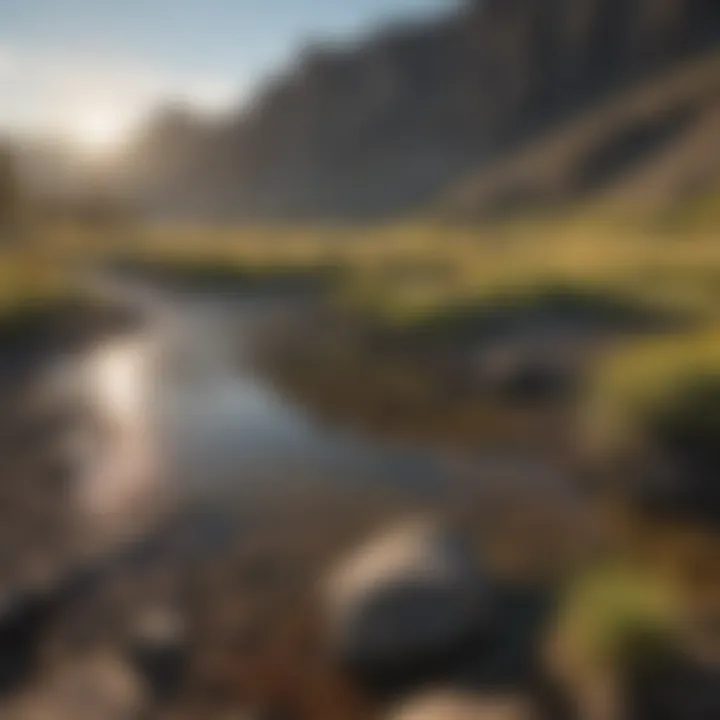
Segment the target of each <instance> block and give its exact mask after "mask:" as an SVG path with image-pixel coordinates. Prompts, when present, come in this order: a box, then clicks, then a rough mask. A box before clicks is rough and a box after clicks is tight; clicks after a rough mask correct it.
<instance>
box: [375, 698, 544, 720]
mask: <svg viewBox="0 0 720 720" xmlns="http://www.w3.org/2000/svg"><path fill="white" fill-rule="evenodd" d="M533 717H535V715H534V714H533V711H532V709H531V706H530V703H529V702H528V701H526V700H525V699H524V698H522V697H516V696H512V695H510V696H498V697H495V696H484V695H472V694H469V693H461V692H457V691H435V692H429V693H426V694H424V695H420V696H419V697H416V698H412V699H411V700H409V701H408V702H405V703H403V704H402V705H401V706H400V707H399V708H397V709H395V710H394V711H392V712H391V713H390V715H389V720H531V719H532V718H533Z"/></svg>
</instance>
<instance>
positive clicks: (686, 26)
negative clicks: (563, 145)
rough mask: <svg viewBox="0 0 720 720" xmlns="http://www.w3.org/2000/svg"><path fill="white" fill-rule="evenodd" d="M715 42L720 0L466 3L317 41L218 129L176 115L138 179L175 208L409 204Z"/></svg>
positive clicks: (148, 200)
mask: <svg viewBox="0 0 720 720" xmlns="http://www.w3.org/2000/svg"><path fill="white" fill-rule="evenodd" d="M718 40H720V6H718V4H717V3H716V2H715V0H486V1H484V2H470V1H468V2H467V3H465V5H464V6H463V7H462V8H461V9H459V10H457V11H454V12H452V13H448V14H447V15H446V16H445V17H444V18H442V19H439V20H432V21H426V22H419V23H415V24H412V25H404V26H398V27H394V28H390V29H387V30H384V31H381V32H378V33H375V34H372V35H370V36H369V37H368V38H367V39H363V40H361V41H359V42H356V43H354V44H353V45H348V46H342V45H337V46H333V47H327V48H313V49H310V50H308V51H306V52H304V53H302V54H301V55H300V59H299V61H298V63H297V64H296V65H295V66H294V67H291V68H290V69H289V70H288V72H287V73H285V74H284V75H281V76H279V77H277V78H276V79H275V80H273V81H272V82H270V83H268V84H267V85H266V86H265V89H264V90H263V91H262V92H261V93H260V94H259V95H258V96H256V97H255V98H254V100H253V102H252V103H251V104H250V105H249V107H247V108H245V110H244V111H243V112H242V113H239V114H237V115H236V116H234V117H232V118H230V119H228V120H227V121H226V122H224V123H221V124H220V125H218V126H213V127H210V126H206V125H204V124H203V123H199V122H197V121H194V120H193V119H191V118H188V117H187V116H185V115H183V114H182V113H177V112H173V113H166V114H165V115H164V116H163V117H162V118H161V119H160V120H159V121H158V123H157V124H156V125H155V126H154V127H153V129H152V130H151V131H150V132H149V134H148V136H147V137H146V138H145V139H144V140H143V141H142V142H141V144H140V145H139V146H138V149H137V152H136V153H135V157H134V159H132V158H131V163H130V165H131V167H130V168H129V170H128V176H127V178H126V179H128V180H129V181H131V182H130V185H131V186H132V185H133V184H134V186H135V188H136V197H137V199H138V201H139V202H140V204H141V205H143V207H144V209H145V210H146V211H155V212H161V213H166V214H170V213H175V214H183V213H184V214H186V215H209V216H214V217H219V216H224V217H227V218H235V219H238V218H241V219H252V218H292V219H307V218H315V219H317V218H366V217H379V216H389V215H397V214H399V213H406V212H410V211H414V210H417V209H418V208H423V207H424V206H426V205H427V204H428V203H429V202H431V201H433V200H435V199H436V198H438V197H440V196H443V195H444V194H445V193H446V192H447V190H448V188H450V187H453V186H455V185H457V184H458V182H460V181H461V180H462V179H463V178H465V177H467V176H470V175H474V174H476V173H477V172H479V171H481V170H482V169H483V168H486V167H489V166H490V165H491V164H494V163H495V162H498V161H500V160H501V159H503V158H506V157H508V156H510V155H512V154H513V153H514V152H515V151H516V150H517V149H518V148H520V147H521V146H523V145H526V144H528V143H531V142H532V141H534V140H536V139H537V138H540V137H543V136H544V135H545V134H546V133H548V132H549V131H550V130H551V129H552V128H554V127H560V126H561V125H562V124H564V123H567V122H570V121H572V120H573V119H574V117H575V116H576V115H577V113H578V112H580V111H582V110H590V109H592V108H594V107H595V106H596V105H597V104H598V103H599V102H601V101H605V100H606V99H607V98H609V97H610V96H612V95H613V94H614V93H616V92H617V91H619V90H622V89H624V88H638V87H641V86H642V85H643V84H644V83H645V82H646V81H647V80H648V79H650V78H654V77H658V76H662V75H663V74H664V73H666V72H667V71H669V70H671V69H672V68H674V67H675V66H676V65H677V64H678V62H680V61H681V60H684V59H687V58H691V57H693V56H695V55H697V54H698V53H701V52H702V51H704V50H707V49H708V48H711V47H716V46H717V44H718ZM604 159H605V157H604V155H602V154H601V155H600V156H599V157H597V158H596V163H595V164H597V165H599V166H602V163H603V161H604ZM591 160H592V158H591ZM133 165H134V168H133V167H132V166H133ZM600 170H602V167H599V168H598V169H595V168H593V167H590V168H588V169H587V172H588V173H590V174H591V175H592V174H594V173H595V172H596V171H597V172H600ZM571 182H572V181H571ZM578 182H579V181H578ZM664 184H665V186H667V185H668V183H667V182H666V183H664ZM670 185H672V183H670Z"/></svg>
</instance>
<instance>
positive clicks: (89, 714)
mask: <svg viewBox="0 0 720 720" xmlns="http://www.w3.org/2000/svg"><path fill="white" fill-rule="evenodd" d="M149 708H150V705H149V699H148V696H147V693H146V691H145V688H144V686H143V683H142V681H141V679H140V678H139V677H138V676H137V675H136V674H135V673H134V672H133V671H132V669H131V668H130V667H129V666H128V665H127V664H126V663H125V662H123V661H122V660H121V659H120V658H119V657H116V656H114V655H112V654H105V653H98V654H93V655H90V656H88V657H86V658H82V659H79V660H77V661H72V662H69V663H67V664H65V665H64V666H63V667H62V668H59V669H58V670H57V671H56V672H53V673H52V674H50V675H49V676H48V677H45V678H42V679H41V680H40V681H39V682H38V683H36V684H34V685H32V686H30V687H29V688H28V690H27V692H26V693H23V696H22V697H19V698H18V700H17V702H14V703H13V704H12V705H10V706H9V707H4V708H3V709H2V712H3V714H2V717H3V718H7V720H99V718H102V719H103V720H129V719H135V718H141V717H145V716H146V714H147V712H148V711H149Z"/></svg>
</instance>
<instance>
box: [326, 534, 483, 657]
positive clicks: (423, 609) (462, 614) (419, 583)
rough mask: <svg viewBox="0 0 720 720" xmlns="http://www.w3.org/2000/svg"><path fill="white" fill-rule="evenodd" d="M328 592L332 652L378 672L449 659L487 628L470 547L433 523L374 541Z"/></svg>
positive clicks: (346, 563) (346, 564)
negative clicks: (449, 654) (446, 657)
mask: <svg viewBox="0 0 720 720" xmlns="http://www.w3.org/2000/svg"><path fill="white" fill-rule="evenodd" d="M325 591H326V602H327V611H328V620H329V630H330V632H329V641H330V645H331V648H332V650H333V651H334V653H335V654H336V655H337V657H338V658H339V659H340V660H341V661H342V662H344V663H348V664H351V665H358V666H365V667H371V668H374V669H375V670H378V671H381V670H401V669H403V668H405V667H410V666H414V665H416V664H420V663H423V662H424V661H431V660H442V658H443V657H444V656H446V655H447V654H448V653H452V652H453V651H455V650H456V649H458V648H459V647H461V646H462V645H464V644H465V643H466V642H467V641H468V639H469V638H471V636H473V635H474V634H475V633H476V632H477V631H478V630H479V629H480V628H481V627H483V624H484V622H483V621H484V620H485V618H486V617H487V610H488V593H487V586H486V584H485V582H484V579H483V576H482V574H481V573H480V572H479V569H478V567H477V564H476V562H475V561H474V558H473V556H472V553H471V552H470V550H469V548H467V547H465V546H464V544H463V543H462V541H461V540H460V539H459V538H457V537H455V536H454V535H453V534H452V533H450V532H448V530H447V529H445V528H443V527H442V526H440V525H439V524H437V523H434V522H430V521H414V522H410V523H407V524H404V525H401V526H399V527H396V528H395V529H393V530H392V531H390V532H389V533H387V534H384V535H382V536H380V537H378V538H376V539H373V540H371V541H370V542H369V543H368V544H367V545H365V546H364V547H362V548H360V550H358V551H357V552H356V553H354V554H353V555H352V556H351V557H349V558H347V559H345V560H343V561H342V562H341V563H340V565H339V567H338V568H337V569H336V570H335V571H334V572H332V574H331V575H330V577H329V580H328V582H327V585H326V588H325Z"/></svg>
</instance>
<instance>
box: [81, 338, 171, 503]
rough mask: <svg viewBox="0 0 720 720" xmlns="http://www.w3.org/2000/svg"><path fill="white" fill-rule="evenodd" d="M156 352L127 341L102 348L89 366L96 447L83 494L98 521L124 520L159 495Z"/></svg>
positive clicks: (147, 343) (86, 375) (139, 341)
mask: <svg viewBox="0 0 720 720" xmlns="http://www.w3.org/2000/svg"><path fill="white" fill-rule="evenodd" d="M154 351H155V348H154V346H153V343H152V342H151V340H150V339H149V338H147V337H144V336H140V337H133V338H129V339H127V338H125V339H122V340H119V341H115V342H111V343H109V344H107V345H103V346H100V347H99V348H98V349H97V350H96V351H95V352H93V353H91V354H90V355H89V356H88V357H87V358H86V359H85V361H84V362H83V367H82V377H83V383H84V388H85V395H86V398H85V399H86V402H87V404H88V408H89V410H90V413H91V416H92V423H93V426H94V435H95V440H96V447H95V450H94V453H93V455H92V457H91V459H90V461H89V462H88V463H87V465H86V467H85V469H84V472H83V481H82V483H81V491H80V494H81V502H82V504H83V506H84V507H85V509H86V510H87V511H89V512H90V513H91V514H92V515H101V516H106V515H107V514H122V513H124V512H125V511H127V510H129V509H130V508H132V507H134V506H135V505H136V504H137V503H139V502H146V501H147V499H148V496H149V495H150V494H153V493H154V492H155V491H156V490H158V487H157V484H158V482H159V463H158V457H157V453H156V447H155V442H154V421H153V416H152V415H153V413H152V410H153V403H152V397H153V387H154V384H155V379H154V360H155V352H154Z"/></svg>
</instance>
